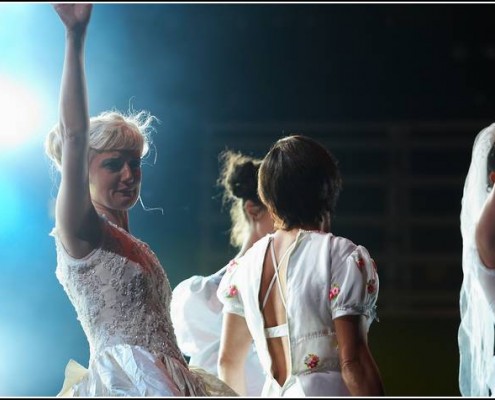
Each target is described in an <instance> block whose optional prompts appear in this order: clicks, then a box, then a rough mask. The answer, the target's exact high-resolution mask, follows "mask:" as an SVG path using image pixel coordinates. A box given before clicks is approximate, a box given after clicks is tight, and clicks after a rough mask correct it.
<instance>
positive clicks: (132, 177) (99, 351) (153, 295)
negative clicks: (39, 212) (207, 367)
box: [46, 3, 235, 397]
mask: <svg viewBox="0 0 495 400" xmlns="http://www.w3.org/2000/svg"><path fill="white" fill-rule="evenodd" d="M54 8H55V11H56V12H57V13H58V15H59V17H60V19H61V20H62V22H63V23H64V25H65V38H66V42H65V60H64V68H63V76H62V86H61V94H60V121H59V123H58V124H57V125H56V127H55V128H54V129H53V130H52V131H51V132H50V133H49V135H48V137H47V140H46V151H47V154H48V156H49V157H50V158H51V159H52V160H53V162H54V163H55V165H56V166H57V167H58V168H59V170H60V173H61V181H60V188H59V192H58V195H57V202H56V213H55V218H56V222H55V228H54V229H53V231H52V235H53V236H54V238H55V243H56V250H57V268H56V275H57V278H58V279H59V281H60V283H61V284H62V286H63V287H64V289H65V291H66V292H67V295H68V297H69V299H70V300H71V302H72V304H73V305H74V308H75V309H76V312H77V316H78V319H79V320H80V322H81V325H82V327H83V329H84V332H85V334H86V336H87V339H88V342H89V346H90V359H89V367H88V369H86V368H84V367H82V366H81V365H79V364H77V363H76V362H74V361H72V360H71V361H70V362H69V364H68V366H67V368H66V379H65V382H64V387H63V388H62V390H61V392H60V393H59V396H84V397H94V396H133V397H141V396H206V395H215V396H219V395H220V396H221V395H235V393H234V392H233V391H232V390H230V388H228V387H227V386H226V385H225V384H223V383H221V382H220V381H219V380H218V379H216V378H215V377H214V376H213V375H210V374H207V373H206V372H204V371H200V370H195V371H191V370H190V369H189V368H188V365H187V363H186V361H185V359H184V358H183V356H182V354H181V352H180V350H179V348H178V346H177V342H176V338H175V333H174V331H173V327H172V323H171V320H170V315H169V305H170V304H169V302H170V297H171V288H170V285H169V282H168V279H167V275H166V273H165V271H164V269H163V268H162V266H161V265H160V262H159V261H158V259H157V258H156V256H155V254H154V253H153V251H152V250H151V249H150V247H149V246H148V245H147V244H146V243H144V242H142V241H140V240H139V239H137V238H136V237H134V236H133V235H132V234H131V233H130V229H129V216H128V210H129V209H130V208H131V207H133V206H134V205H135V204H136V202H137V200H138V199H139V196H140V188H141V158H142V157H143V156H144V155H145V154H146V152H147V150H148V146H149V142H148V133H149V129H150V128H151V124H152V122H153V120H154V117H153V116H151V115H150V114H149V113H148V112H145V111H141V112H138V113H131V114H128V115H125V114H121V113H119V112H114V111H111V112H104V113H102V114H100V115H99V116H97V117H94V118H89V115H88V101H87V96H86V80H85V67H84V46H85V39H86V31H87V27H88V23H89V21H90V16H91V12H92V5H90V4H81V3H75V4H55V5H54Z"/></svg>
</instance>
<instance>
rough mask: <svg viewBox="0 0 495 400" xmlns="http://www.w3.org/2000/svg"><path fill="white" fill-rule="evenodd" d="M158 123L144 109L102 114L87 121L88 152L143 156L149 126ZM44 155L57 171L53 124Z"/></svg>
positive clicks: (58, 149)
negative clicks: (133, 153)
mask: <svg viewBox="0 0 495 400" xmlns="http://www.w3.org/2000/svg"><path fill="white" fill-rule="evenodd" d="M155 121H158V119H157V118H156V117H154V116H153V115H151V114H150V113H149V112H148V111H146V110H141V111H137V112H135V111H129V112H128V113H127V114H124V113H121V112H120V111H117V110H111V111H104V112H102V113H101V114H99V115H98V116H96V117H92V118H90V120H89V149H90V154H92V152H103V151H110V150H123V149H126V150H139V151H141V157H144V156H146V154H148V151H149V149H150V145H151V132H152V131H153V130H154V128H153V126H152V124H153V122H155ZM45 152H46V154H47V155H48V157H49V158H50V159H51V160H52V161H53V162H54V164H55V165H56V166H57V168H58V169H59V170H60V168H61V165H62V134H61V131H60V124H56V125H55V126H54V127H53V129H52V130H51V131H50V132H49V133H48V136H47V138H46V140H45Z"/></svg>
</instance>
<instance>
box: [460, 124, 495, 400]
mask: <svg viewBox="0 0 495 400" xmlns="http://www.w3.org/2000/svg"><path fill="white" fill-rule="evenodd" d="M494 143H495V124H492V125H490V126H488V127H487V128H485V129H483V130H482V131H481V132H480V133H479V134H478V135H477V136H476V139H475V140H474V145H473V150H472V157H471V164H470V166H469V171H468V174H467V176H466V181H465V184H464V194H463V197H462V208H461V233H462V239H463V249H462V271H463V281H462V286H461V292H460V313H461V323H460V326H459V336H458V341H459V353H460V368H459V388H460V392H461V394H462V395H463V396H481V397H486V396H493V395H494V394H495V353H494V326H495V194H494V193H495V191H494V190H493V184H494V182H495V147H494Z"/></svg>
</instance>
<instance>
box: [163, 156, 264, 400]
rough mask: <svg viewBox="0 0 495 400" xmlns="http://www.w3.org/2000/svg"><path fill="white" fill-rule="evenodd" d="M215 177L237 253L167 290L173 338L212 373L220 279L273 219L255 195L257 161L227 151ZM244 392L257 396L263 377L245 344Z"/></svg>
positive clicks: (219, 312)
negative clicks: (208, 271)
mask: <svg viewBox="0 0 495 400" xmlns="http://www.w3.org/2000/svg"><path fill="white" fill-rule="evenodd" d="M219 159H220V163H221V169H220V178H219V180H218V183H219V185H220V187H222V189H223V200H224V204H227V205H229V207H230V217H231V222H232V228H231V235H230V242H231V244H232V246H234V247H237V248H238V249H240V250H239V252H238V253H237V255H236V256H235V257H234V259H233V260H231V261H230V263H229V265H228V266H225V267H223V268H222V269H221V270H219V271H217V272H216V273H214V274H212V275H209V276H206V277H205V276H199V275H195V276H192V277H190V278H188V279H186V280H185V281H182V282H181V283H179V284H178V285H177V286H176V287H175V289H174V290H173V295H172V303H171V316H172V322H173V324H174V328H175V332H176V335H177V341H178V343H179V347H180V349H181V350H182V352H183V353H184V354H185V355H186V356H188V357H189V365H196V366H199V367H201V368H204V369H205V370H206V371H208V372H211V373H213V374H215V375H216V374H218V372H217V363H218V351H219V348H220V335H221V332H222V318H223V313H222V303H221V302H220V300H219V299H218V298H217V290H218V285H219V283H220V280H221V279H222V277H223V275H224V274H225V272H226V270H227V268H231V267H232V266H233V265H235V263H236V259H237V258H239V257H241V256H242V255H243V254H244V253H245V252H246V250H247V249H249V248H250V247H251V246H252V245H253V244H254V243H255V242H256V241H258V240H259V239H261V238H262V237H264V236H265V235H266V234H268V233H271V232H272V231H273V220H272V218H271V215H270V213H269V212H268V210H267V209H266V207H265V205H264V204H263V203H262V202H261V200H260V199H259V197H258V193H257V186H258V171H259V167H260V165H261V160H258V159H255V158H252V157H249V156H247V155H244V154H241V153H239V152H234V151H231V150H226V151H223V152H222V153H221V154H220V157H219ZM245 373H246V376H245V378H246V383H247V388H246V394H247V395H248V396H259V395H260V394H261V389H262V387H263V383H264V382H265V375H264V373H263V369H262V368H261V365H260V362H259V360H258V355H257V354H256V349H255V348H254V346H253V345H251V347H250V350H249V354H248V356H247V357H246V364H245Z"/></svg>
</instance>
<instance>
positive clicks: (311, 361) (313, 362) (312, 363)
mask: <svg viewBox="0 0 495 400" xmlns="http://www.w3.org/2000/svg"><path fill="white" fill-rule="evenodd" d="M319 362H320V357H318V356H317V355H316V354H312V353H310V354H308V355H307V356H306V357H304V364H306V367H308V368H309V369H313V368H316V367H317V366H318V363H319Z"/></svg>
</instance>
